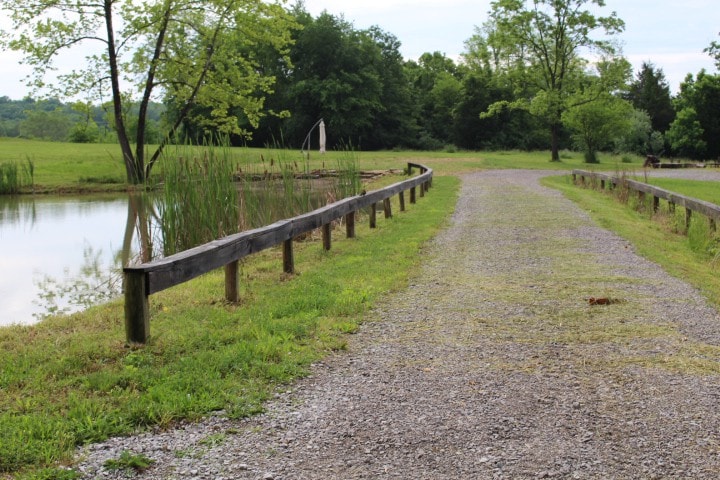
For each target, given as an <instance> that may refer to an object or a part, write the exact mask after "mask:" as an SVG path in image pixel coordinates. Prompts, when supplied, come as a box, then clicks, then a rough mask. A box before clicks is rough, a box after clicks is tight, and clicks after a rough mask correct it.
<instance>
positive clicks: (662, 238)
mask: <svg viewBox="0 0 720 480" xmlns="http://www.w3.org/2000/svg"><path fill="white" fill-rule="evenodd" d="M655 180H657V179H655ZM544 183H545V184H546V185H548V186H551V187H553V188H557V189H558V190H560V191H562V192H563V193H564V194H565V195H566V196H567V197H568V198H569V199H571V200H573V201H574V202H576V203H577V204H578V205H579V206H580V207H582V208H583V209H585V210H586V211H588V213H589V214H590V215H591V216H592V218H593V219H594V220H595V221H596V222H597V223H598V224H599V225H600V226H602V227H603V228H608V229H610V230H612V231H614V232H616V233H617V234H619V235H620V236H621V237H623V238H625V239H627V240H629V241H630V242H632V243H633V245H634V246H635V248H636V249H637V251H638V252H639V253H640V254H641V255H643V256H644V257H646V258H648V259H650V260H652V261H653V262H656V263H658V264H659V265H661V266H663V267H664V268H665V269H666V270H667V271H668V272H669V273H670V274H672V275H673V276H675V277H678V278H682V279H683V280H685V281H687V282H689V283H690V284H691V285H693V286H694V287H695V288H697V289H698V290H700V291H701V292H702V293H703V294H704V295H705V296H706V297H707V298H708V299H709V300H710V301H711V302H712V303H714V304H715V305H718V306H720V276H718V263H717V261H716V258H715V255H714V254H713V252H712V249H711V245H713V244H714V242H712V241H711V240H712V238H711V237H710V233H709V231H708V230H707V229H706V227H704V225H703V223H704V222H705V220H704V219H702V218H699V216H694V217H693V222H692V224H691V230H692V229H693V228H694V229H696V232H695V233H694V234H691V235H689V236H688V235H686V232H685V229H684V225H683V226H682V227H680V224H684V213H683V212H681V210H682V209H681V208H678V209H677V210H676V212H675V213H670V212H668V211H667V209H666V207H665V208H661V212H660V213H659V214H657V215H653V214H652V209H650V208H647V207H645V208H642V209H640V210H637V209H636V208H632V207H636V206H637V205H636V204H633V203H632V202H630V204H629V205H626V204H623V203H621V202H618V201H617V200H616V198H615V197H614V196H612V195H609V194H606V193H601V192H598V191H595V190H591V189H584V188H580V187H577V186H575V185H572V182H571V179H570V178H569V176H559V177H549V178H546V179H545V180H544ZM683 183H685V184H686V186H685V187H684V188H683V190H684V191H685V192H686V193H687V194H688V195H695V194H699V193H698V192H699V191H698V190H694V187H693V184H694V183H695V182H692V181H683ZM663 188H665V187H663ZM678 190H679V189H678ZM648 200H649V199H648ZM693 225H694V226H693ZM703 232H704V233H703ZM702 236H705V238H706V239H709V243H705V242H702V241H701V240H699V239H698V238H700V237H702ZM698 242H700V243H704V244H705V246H706V248H698V247H697V243H698Z"/></svg>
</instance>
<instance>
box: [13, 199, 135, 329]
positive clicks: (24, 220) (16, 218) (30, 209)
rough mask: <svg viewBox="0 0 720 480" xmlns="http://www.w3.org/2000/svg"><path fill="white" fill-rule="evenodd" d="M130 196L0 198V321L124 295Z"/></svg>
mask: <svg viewBox="0 0 720 480" xmlns="http://www.w3.org/2000/svg"><path fill="white" fill-rule="evenodd" d="M131 200H132V199H131V197H128V195H122V196H117V195H112V196H108V195H101V196H98V195H93V196H87V197H80V198H78V197H65V196H62V197H59V196H32V197H30V196H20V197H0V242H2V246H3V251H2V253H0V269H2V272H3V273H2V276H1V277H0V298H1V299H2V301H0V325H9V324H13V323H19V324H29V323H34V322H37V321H39V320H41V319H42V318H43V317H44V316H46V315H48V314H52V313H70V312H74V311H77V310H81V309H82V308H85V307H86V306H88V305H91V304H94V303H100V302H102V301H106V300H108V299H111V298H114V297H117V296H119V295H120V294H121V276H120V273H119V271H120V269H121V265H122V263H123V261H126V262H127V261H128V260H129V259H130V258H132V257H136V256H137V255H138V252H139V251H140V249H139V246H138V242H137V241H136V238H135V237H136V235H135V233H134V230H135V229H134V225H133V229H132V230H131V231H130V232H129V233H130V236H129V237H128V235H127V233H128V232H126V230H127V228H128V222H127V220H128V212H129V211H132V207H133V205H134V204H135V202H133V201H131Z"/></svg>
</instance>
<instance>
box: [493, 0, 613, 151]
mask: <svg viewBox="0 0 720 480" xmlns="http://www.w3.org/2000/svg"><path fill="white" fill-rule="evenodd" d="M593 5H594V6H596V7H604V6H605V2H604V0H528V1H523V0H496V1H494V2H492V3H491V10H490V22H491V24H492V31H493V35H492V36H490V37H489V38H488V43H489V44H490V45H491V46H492V48H493V49H494V51H495V52H497V56H498V57H499V58H506V59H508V60H507V61H506V62H507V64H508V67H507V68H516V69H520V70H521V74H522V77H524V78H528V79H530V80H531V83H532V85H533V86H534V88H535V89H536V92H535V99H534V100H535V101H534V102H532V105H529V106H528V108H530V111H531V112H533V113H535V114H537V115H540V116H542V117H544V118H545V119H546V121H547V122H548V124H549V127H550V137H551V150H552V160H553V161H559V160H560V153H559V133H560V128H561V125H562V120H561V119H562V114H563V112H564V111H565V110H567V109H568V108H569V106H568V104H567V99H568V97H569V95H570V94H572V93H573V92H574V91H575V89H576V88H577V83H576V79H577V78H580V77H581V76H582V70H583V68H584V66H585V62H584V61H583V60H582V57H581V55H582V54H583V53H584V52H585V51H594V52H595V53H599V54H600V55H602V56H612V55H614V54H615V53H616V49H615V47H614V46H613V44H612V42H611V41H609V40H607V39H606V38H602V37H599V38H595V37H594V36H593V35H594V34H596V33H598V32H602V33H603V34H604V35H606V36H608V37H609V36H612V35H614V34H617V33H620V32H622V31H623V29H624V26H625V24H624V22H623V21H622V20H621V19H620V18H618V17H617V15H616V14H615V12H612V13H611V14H610V15H608V16H605V17H602V16H597V15H595V14H594V13H593V12H592V11H590V9H588V8H587V7H592V6H593ZM523 103H526V102H524V100H521V101H516V102H512V104H509V103H508V102H504V103H503V104H500V105H498V107H503V106H508V105H510V106H515V107H522V106H523ZM526 104H527V103H526ZM491 110H493V109H492V108H491Z"/></svg>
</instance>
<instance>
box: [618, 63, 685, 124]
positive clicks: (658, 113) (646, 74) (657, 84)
mask: <svg viewBox="0 0 720 480" xmlns="http://www.w3.org/2000/svg"><path fill="white" fill-rule="evenodd" d="M625 98H626V100H629V101H630V102H631V103H632V104H633V106H634V107H635V108H637V109H639V110H644V111H645V112H647V114H648V115H649V116H650V121H651V122H652V128H653V130H656V131H658V132H665V131H667V129H668V128H670V124H671V123H672V121H673V120H674V119H675V109H674V108H673V105H672V99H671V97H670V85H668V82H667V80H665V74H664V73H663V71H662V69H655V66H653V64H652V63H646V62H643V64H642V67H641V68H640V71H639V72H637V79H636V80H635V81H634V82H632V83H631V84H630V89H629V91H628V93H627V95H626V96H625Z"/></svg>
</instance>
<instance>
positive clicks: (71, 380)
mask: <svg viewBox="0 0 720 480" xmlns="http://www.w3.org/2000/svg"><path fill="white" fill-rule="evenodd" d="M457 190H458V181H457V179H455V178H452V177H436V178H435V181H434V187H433V188H432V189H431V190H430V192H429V193H428V195H427V196H425V197H424V198H419V199H418V203H417V205H410V204H408V211H407V212H400V211H399V205H397V197H396V198H395V199H394V200H393V202H394V203H395V205H393V211H394V217H393V218H392V219H390V220H384V219H380V220H379V221H378V228H377V229H373V230H371V229H369V228H368V227H367V225H366V223H367V222H363V223H359V224H358V225H357V232H356V233H357V238H355V239H345V238H344V228H342V227H338V228H337V229H335V231H334V237H335V238H334V242H333V247H332V249H331V250H330V251H329V252H325V251H324V250H323V249H322V246H321V242H320V241H319V236H318V237H317V239H316V240H315V241H309V240H305V241H303V242H300V243H298V245H297V247H296V248H295V262H296V263H295V266H296V270H297V272H298V274H296V275H293V276H290V277H288V276H285V275H283V274H282V253H281V251H280V250H279V249H273V250H268V251H265V252H262V253H260V254H257V255H254V256H253V257H250V258H249V259H248V260H247V261H246V262H245V263H244V264H243V265H242V274H241V279H242V280H241V299H242V301H241V303H240V304H239V305H230V304H227V303H225V302H224V301H223V295H224V273H223V272H222V271H216V272H213V273H211V274H208V275H204V276H202V277H199V278H197V279H195V280H193V281H191V282H188V283H186V284H183V285H180V286H177V287H174V288H171V289H169V290H166V291H164V292H161V293H158V294H155V295H153V296H152V297H151V298H150V306H151V338H150V341H149V343H148V344H147V345H146V346H145V347H143V348H139V349H129V348H127V347H126V346H125V342H124V336H125V334H124V327H123V322H124V321H123V318H124V316H123V306H122V303H120V302H114V303H110V304H107V305H102V306H98V307H94V308H91V309H89V310H87V311H85V312H82V313H78V314H74V315H71V316H68V317H54V318H50V319H48V320H46V321H44V322H41V323H39V324H36V325H33V326H15V327H7V328H2V329H0V364H1V365H2V366H3V368H2V369H0V391H2V395H0V477H2V476H3V475H6V476H7V475H17V477H18V478H40V476H42V477H43V478H53V477H52V476H51V473H47V472H53V471H56V472H59V473H58V475H60V474H61V473H62V475H69V474H67V473H64V472H66V470H60V469H58V470H54V468H55V467H57V466H58V465H62V464H64V463H67V462H69V461H70V460H71V457H72V454H73V451H74V448H75V447H76V446H77V445H82V444H85V443H89V442H96V441H100V440H103V439H105V438H107V437H108V436H110V435H123V434H130V433H132V432H135V431H137V430H139V429H140V430H141V429H144V428H147V427H149V426H155V425H157V426H160V427H166V426H169V425H171V424H172V423H173V422H175V421H178V420H181V419H188V420H194V419H198V418H200V417H201V416H203V415H206V414H208V413H209V412H213V411H218V410H224V411H225V412H227V415H229V416H230V417H242V416H246V415H249V414H253V413H256V412H258V411H261V410H262V402H263V401H264V400H265V399H266V398H268V395H270V394H271V393H272V392H273V391H274V389H275V388H276V387H277V385H279V384H283V383H285V382H289V381H291V380H292V379H294V378H296V377H298V376H301V375H304V374H305V373H306V372H307V368H308V365H309V364H310V363H311V362H313V361H316V360H318V359H319V358H321V357H323V356H324V355H326V354H327V353H328V352H330V351H333V350H338V349H343V348H344V346H345V343H346V335H347V334H348V333H347V332H353V331H354V330H355V329H356V328H357V325H358V324H359V323H360V322H361V321H363V319H364V318H365V314H366V312H367V310H368V308H369V307H370V306H372V305H373V304H374V303H375V302H376V301H377V300H378V299H379V298H380V297H381V296H383V295H386V294H388V293H389V292H391V291H394V290H398V289H402V288H404V287H405V286H406V285H407V283H408V280H409V278H410V276H411V275H412V272H413V271H414V267H416V266H417V265H418V263H419V262H420V261H421V256H420V251H421V247H422V245H423V243H424V242H426V241H427V240H428V239H430V238H431V237H432V236H433V235H434V234H435V233H436V232H437V230H438V229H439V228H441V226H442V225H443V224H444V222H445V221H446V218H447V216H448V214H449V213H450V212H451V211H452V210H453V208H454V204H455V201H456V197H457ZM180 453H181V452H180ZM3 472H4V473H3ZM39 472H44V473H39ZM58 478H59V477H58ZM65 478H69V477H65Z"/></svg>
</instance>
